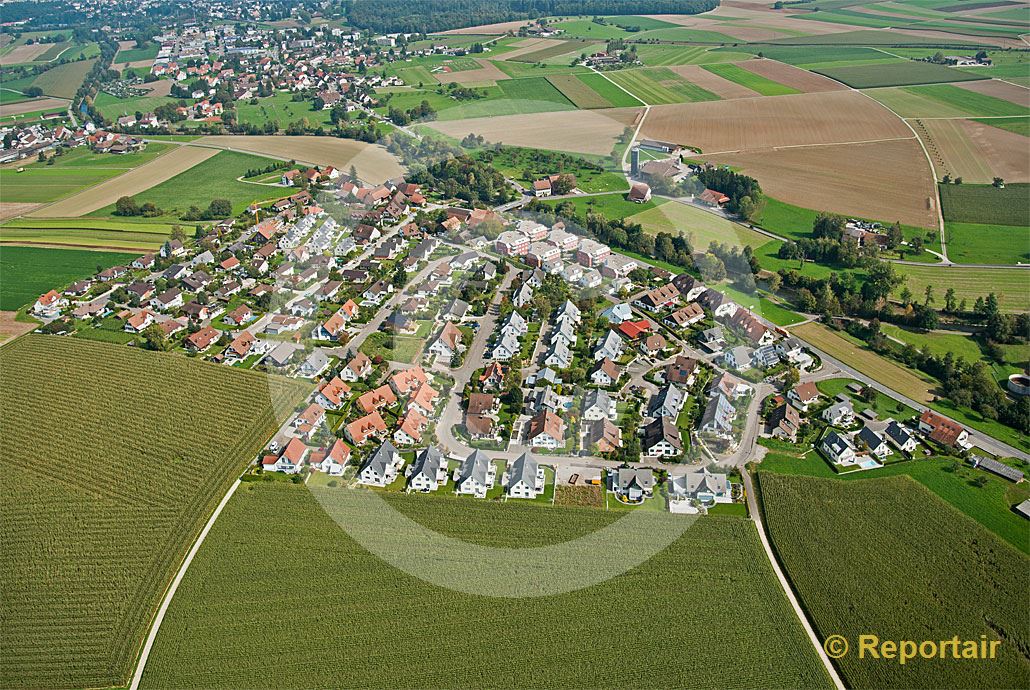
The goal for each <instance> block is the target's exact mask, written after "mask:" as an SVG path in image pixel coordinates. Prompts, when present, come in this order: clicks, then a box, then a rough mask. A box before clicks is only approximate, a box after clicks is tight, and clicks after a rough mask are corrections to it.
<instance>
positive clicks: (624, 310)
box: [601, 302, 633, 326]
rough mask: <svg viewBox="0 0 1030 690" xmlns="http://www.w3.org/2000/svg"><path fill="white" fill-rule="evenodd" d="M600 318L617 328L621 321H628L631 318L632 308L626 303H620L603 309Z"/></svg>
mask: <svg viewBox="0 0 1030 690" xmlns="http://www.w3.org/2000/svg"><path fill="white" fill-rule="evenodd" d="M601 317H602V318H604V319H607V320H608V322H609V323H612V324H615V325H616V326H618V325H619V324H620V323H622V322H623V321H629V320H630V319H632V318H633V308H632V307H631V306H630V305H629V303H628V302H620V303H619V304H613V305H612V306H610V307H608V308H606V309H604V310H603V311H602V312H601Z"/></svg>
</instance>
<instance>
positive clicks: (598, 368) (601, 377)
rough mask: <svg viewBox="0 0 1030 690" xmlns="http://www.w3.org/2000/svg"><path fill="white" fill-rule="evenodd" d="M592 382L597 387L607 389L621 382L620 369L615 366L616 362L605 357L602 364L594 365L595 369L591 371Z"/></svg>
mask: <svg viewBox="0 0 1030 690" xmlns="http://www.w3.org/2000/svg"><path fill="white" fill-rule="evenodd" d="M589 376H590V380H591V382H593V383H594V384H595V385H598V386H601V387H603V388H607V387H609V386H612V385H614V384H615V383H616V382H617V381H618V380H619V376H620V374H619V369H618V367H616V366H615V362H613V361H612V360H610V359H608V358H607V357H605V358H604V359H602V360H601V361H600V362H597V363H595V364H594V368H593V369H591V370H590V375H589Z"/></svg>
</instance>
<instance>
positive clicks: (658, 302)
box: [635, 283, 680, 311]
mask: <svg viewBox="0 0 1030 690" xmlns="http://www.w3.org/2000/svg"><path fill="white" fill-rule="evenodd" d="M679 299H680V291H679V290H677V289H676V286H675V285H673V284H672V283H666V284H665V285H662V286H661V287H656V288H654V289H653V290H648V291H647V292H645V293H644V294H643V295H641V296H640V298H639V299H637V300H636V302H635V304H636V305H637V306H639V307H641V308H642V309H647V310H648V311H660V310H662V309H666V308H668V307H672V306H674V305H675V304H676V303H677V302H679Z"/></svg>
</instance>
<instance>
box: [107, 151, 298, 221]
mask: <svg viewBox="0 0 1030 690" xmlns="http://www.w3.org/2000/svg"><path fill="white" fill-rule="evenodd" d="M273 160H274V159H271V158H265V157H263V156H255V155H251V154H249V153H237V152H236V151H219V152H218V153H217V154H215V155H214V156H212V157H211V158H208V159H207V160H205V161H204V162H202V163H199V164H197V165H195V166H193V167H192V168H190V169H189V170H187V171H185V172H181V173H179V174H178V175H176V176H175V177H173V178H171V179H170V180H166V181H164V182H162V183H161V184H159V185H156V186H154V187H151V188H150V189H148V190H146V191H145V192H140V193H139V194H137V195H136V196H135V199H136V201H137V202H138V203H140V204H143V203H146V202H148V201H149V202H153V203H154V204H156V205H157V207H158V208H160V209H162V210H163V211H165V215H166V216H178V215H180V214H181V213H183V212H185V211H187V210H188V209H189V207H190V206H191V205H195V206H198V207H199V208H201V209H205V208H207V206H208V204H210V203H211V200H212V199H228V200H229V201H231V202H232V206H233V214H234V215H236V214H239V213H242V212H243V210H244V209H245V208H246V207H247V205H248V204H250V203H252V202H255V201H266V200H269V199H278V198H281V197H284V196H288V195H289V194H290V193H291V192H290V191H289V190H288V189H286V188H283V187H269V186H264V185H256V184H248V183H246V182H240V181H239V180H237V179H236V178H238V177H240V176H242V175H243V174H244V173H246V172H247V170H250V169H254V168H264V167H266V166H267V165H269V163H272V162H273ZM113 213H114V205H111V206H106V207H104V208H102V209H100V210H98V211H96V212H94V213H92V214H90V215H93V216H113Z"/></svg>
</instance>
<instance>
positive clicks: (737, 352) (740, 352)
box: [722, 345, 754, 371]
mask: <svg viewBox="0 0 1030 690" xmlns="http://www.w3.org/2000/svg"><path fill="white" fill-rule="evenodd" d="M753 354H754V350H752V349H751V348H750V347H748V346H747V345H737V346H736V347H732V348H730V349H729V350H726V352H724V353H723V355H722V363H723V365H724V366H726V367H727V368H729V369H736V370H738V371H743V370H745V369H750V368H751V362H752V356H753Z"/></svg>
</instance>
